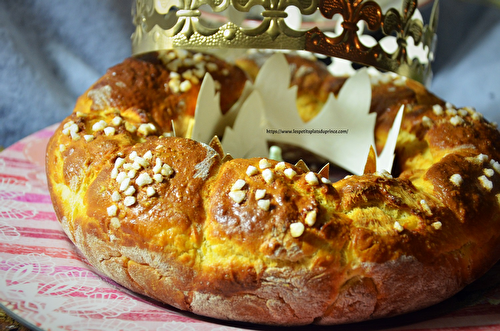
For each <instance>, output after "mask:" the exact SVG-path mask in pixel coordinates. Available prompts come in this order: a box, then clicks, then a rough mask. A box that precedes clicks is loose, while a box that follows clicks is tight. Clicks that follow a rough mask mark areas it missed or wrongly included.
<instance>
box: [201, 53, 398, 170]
mask: <svg viewBox="0 0 500 331" xmlns="http://www.w3.org/2000/svg"><path fill="white" fill-rule="evenodd" d="M207 77H210V76H207ZM289 86H290V70H289V66H288V62H287V60H286V58H285V56H284V55H283V54H281V53H276V54H274V55H272V56H271V57H270V58H269V59H268V60H267V61H266V63H265V64H264V65H263V66H262V68H261V69H260V71H259V74H258V76H257V78H256V80H255V84H253V85H252V84H249V85H248V86H247V91H246V92H245V93H244V96H243V97H242V98H241V99H240V100H239V101H238V103H237V104H238V105H239V106H238V107H237V108H235V109H232V110H231V111H230V112H232V113H231V114H232V115H230V116H229V115H228V114H226V115H222V112H221V110H220V106H219V103H218V95H217V94H216V93H215V90H214V89H215V88H214V84H213V81H211V80H210V78H209V79H208V82H207V83H206V84H205V82H204V83H203V84H202V88H201V90H200V95H199V99H198V106H197V109H196V112H195V128H194V129H193V137H194V136H195V135H196V137H200V138H202V139H204V140H202V142H208V141H209V140H210V139H211V138H212V137H213V135H214V128H222V127H224V128H225V129H224V134H223V139H222V146H223V147H224V150H225V151H226V152H228V153H230V154H231V155H232V156H234V157H265V156H267V155H268V148H267V145H268V143H269V142H283V143H288V144H292V145H296V146H300V147H303V148H305V149H307V150H309V151H312V152H314V153H316V154H317V155H319V156H322V157H324V158H326V159H327V160H329V161H330V162H332V163H334V164H336V165H338V166H340V167H342V168H344V169H346V170H348V171H350V172H351V173H353V174H356V175H362V174H363V172H364V166H365V163H366V156H367V155H368V152H369V150H370V146H373V148H375V141H374V129H375V121H376V114H375V113H370V104H371V93H372V92H371V83H370V77H369V75H368V70H367V69H362V70H359V71H357V72H356V74H355V75H353V76H352V77H350V78H349V79H347V81H346V82H345V84H344V85H343V87H342V88H341V90H340V92H339V94H338V96H337V97H335V96H334V95H333V94H330V96H329V97H328V100H327V102H326V103H325V105H324V106H323V108H322V110H321V111H320V112H319V114H318V115H317V116H316V117H314V118H313V119H312V120H310V121H309V122H307V123H304V122H303V121H302V119H301V118H300V116H299V113H298V109H297V105H296V103H295V100H296V96H297V87H296V86H294V87H289ZM210 89H212V91H209V90H210ZM402 114H403V107H401V109H400V110H399V112H398V115H397V116H396V120H395V121H394V124H393V127H392V128H391V130H390V132H389V135H388V138H387V141H386V144H385V147H384V150H383V151H382V153H381V154H380V155H379V156H377V171H384V170H385V171H388V172H390V171H391V169H392V164H393V160H394V149H395V146H396V140H397V136H398V134H399V128H400V125H401V119H402ZM234 118H235V120H234V121H233V120H232V119H234Z"/></svg>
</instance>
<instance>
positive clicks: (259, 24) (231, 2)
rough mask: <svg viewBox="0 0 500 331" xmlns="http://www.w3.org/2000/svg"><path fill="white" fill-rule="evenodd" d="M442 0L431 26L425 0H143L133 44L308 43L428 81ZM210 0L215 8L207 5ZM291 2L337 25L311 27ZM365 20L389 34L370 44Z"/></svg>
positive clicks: (140, 47) (136, 47)
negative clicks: (389, 4) (423, 16)
mask: <svg viewBox="0 0 500 331" xmlns="http://www.w3.org/2000/svg"><path fill="white" fill-rule="evenodd" d="M437 4H438V0H435V2H434V9H433V11H432V14H431V19H430V25H428V26H424V25H423V22H422V21H421V20H419V19H415V18H414V17H415V15H414V14H415V13H416V12H417V8H418V3H417V0H402V6H401V7H402V10H401V13H400V12H399V11H398V10H396V9H394V8H390V9H389V10H387V11H386V13H385V14H384V13H383V12H382V9H381V7H380V5H379V4H378V3H377V2H375V1H372V0H299V1H296V0H295V1H293V0H263V1H255V0H247V1H240V0H198V1H181V0H136V5H135V12H134V23H135V25H136V30H135V32H134V34H133V35H132V52H133V54H134V55H137V54H141V53H147V52H151V51H158V50H162V49H174V48H191V49H207V48H217V49H221V48H258V49H285V50H305V51H310V52H315V53H320V54H323V55H327V56H333V57H338V58H342V59H346V60H350V61H351V62H356V63H359V64H363V65H369V66H374V67H376V68H378V69H381V70H384V71H393V72H396V73H398V74H401V75H404V76H408V77H410V78H413V79H415V80H418V81H421V82H427V81H428V79H429V78H430V77H431V74H432V73H431V68H430V63H431V62H432V59H433V51H434V46H435V45H434V44H435V29H436V26H437ZM205 5H208V6H209V7H210V8H211V10H212V11H213V13H206V12H205V11H204V10H203V8H200V7H201V6H205ZM257 6H259V8H261V7H263V10H262V11H261V12H260V17H261V20H260V21H259V20H255V19H253V20H244V17H245V16H248V15H249V12H250V10H251V9H252V12H254V9H256V8H258V7H257ZM288 7H295V8H298V10H299V11H300V13H301V14H302V15H303V17H305V16H307V15H315V16H312V17H315V18H316V17H318V16H317V15H316V13H317V12H319V13H321V16H322V18H321V22H322V23H323V24H321V26H322V27H329V28H328V29H327V28H319V27H318V26H319V24H318V26H316V27H310V26H311V24H309V25H308V26H309V28H307V26H304V25H303V24H302V22H296V19H295V18H294V17H292V18H291V17H289V15H288V13H287V12H286V9H287V8H288ZM228 9H231V10H228ZM223 13H228V15H229V16H228V17H231V19H229V18H225V17H224V16H223V15H222V14H223ZM229 13H230V14H229ZM235 13H236V14H235ZM219 14H220V15H219ZM292 16H293V15H292ZM214 17H217V19H214ZM305 18H307V17H305ZM224 20H225V21H226V22H225V23H224ZM238 22H243V23H241V24H239V23H238ZM318 23H320V22H318ZM339 23H340V24H339ZM364 25H366V26H367V28H368V29H369V30H372V31H375V32H380V34H381V35H384V36H385V37H384V38H382V39H381V40H380V41H375V42H371V43H369V44H370V45H371V46H366V45H365V44H364V43H363V42H364V40H366V38H372V37H371V36H369V35H366V36H365V35H363V33H362V32H363V30H362V27H363V26H364ZM214 26H218V27H214ZM333 27H336V29H335V30H334V29H333ZM332 30H334V31H332ZM332 33H333V35H334V36H332ZM388 38H393V39H394V38H396V42H395V43H394V42H389V41H387V40H386V39H388ZM409 38H412V39H413V42H412V43H409V42H408V39H409ZM372 39H373V38H372ZM384 40H386V44H396V45H397V49H396V50H394V51H393V52H391V53H389V52H388V51H386V50H385V48H386V47H384ZM412 47H413V48H415V49H410V48H412ZM417 48H418V49H417ZM412 52H413V54H412ZM415 54H417V56H415Z"/></svg>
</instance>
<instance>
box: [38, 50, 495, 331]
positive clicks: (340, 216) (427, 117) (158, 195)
mask: <svg viewBox="0 0 500 331" xmlns="http://www.w3.org/2000/svg"><path fill="white" fill-rule="evenodd" d="M164 56H165V55H164ZM189 56H192V55H189ZM158 59H161V57H156V58H155V59H154V60H152V61H149V62H146V61H142V60H137V59H130V60H126V61H125V62H124V63H123V64H120V65H118V66H116V67H115V68H112V69H111V70H110V71H108V73H107V74H106V75H105V76H104V77H103V78H102V79H101V80H100V81H99V82H98V83H96V84H95V85H94V86H93V87H92V88H90V89H89V91H87V92H86V93H85V94H84V95H82V97H80V99H79V100H78V103H77V105H76V107H75V111H74V112H73V114H72V115H71V116H69V117H68V118H67V119H66V120H64V121H63V123H61V126H60V128H59V129H58V130H57V131H56V133H55V135H54V136H53V137H52V139H51V141H50V143H49V146H48V150H47V178H48V182H49V190H50V193H51V196H52V199H53V203H54V209H55V211H56V214H57V216H58V218H59V220H60V221H61V224H62V227H63V229H64V230H65V232H66V233H67V235H68V236H69V238H70V239H71V240H72V241H73V242H74V243H75V245H76V246H77V247H78V248H79V249H80V250H81V251H82V252H83V254H84V255H85V256H86V258H87V259H88V261H89V262H90V263H91V264H92V265H93V266H94V267H96V268H97V269H98V270H99V271H100V272H102V273H103V274H105V275H107V276H109V277H111V278H112V279H114V280H115V281H116V282H118V283H119V284H121V285H123V286H125V287H128V288H130V289H131V290H133V291H136V292H138V293H141V294H144V295H147V296H150V297H152V298H154V299H157V300H160V301H162V302H165V303H167V304H170V305H172V306H174V307H177V308H179V309H183V310H188V311H192V312H194V313H197V314H200V315H205V316H210V317H215V318H219V319H227V320H237V321H244V322H252V323H263V324H272V325H304V324H310V323H316V324H339V323H348V322H356V321H363V320H368V319H374V318H381V317H388V316H393V315H397V314H402V313H405V312H409V311H412V310H416V309H420V308H423V307H425V306H429V305H432V304H434V303H437V302H439V301H441V300H444V299H445V298H447V297H449V296H451V295H453V294H454V293H456V292H457V291H459V290H460V289H462V288H463V287H464V286H465V285H467V284H468V283H470V282H472V281H473V280H474V279H476V278H477V277H479V276H480V275H482V274H483V273H484V272H485V271H486V270H488V269H489V268H490V267H491V266H492V265H493V264H494V263H495V262H496V261H497V259H498V258H497V255H496V254H495V252H497V251H498V249H499V248H500V247H499V246H500V237H499V234H500V212H499V197H500V195H499V194H500V164H499V163H497V162H496V161H497V160H500V149H499V148H500V145H499V144H500V134H499V132H498V131H497V129H496V128H495V127H493V126H492V125H491V124H489V123H488V122H486V121H485V120H484V119H482V117H481V116H480V115H479V114H478V113H476V112H474V111H473V110H471V109H454V108H447V107H446V103H444V102H443V101H441V100H439V99H438V98H437V97H435V96H433V95H432V94H430V93H429V92H427V91H426V90H425V89H424V88H423V87H422V86H421V85H419V84H417V83H415V82H411V81H407V82H406V83H405V84H397V85H396V84H394V83H393V82H389V83H381V84H379V85H377V86H376V87H375V88H374V90H373V91H374V92H373V93H374V97H373V99H372V111H374V112H377V114H378V122H377V130H376V135H377V143H378V144H381V145H383V143H384V142H385V139H386V134H387V130H388V128H389V127H390V125H391V123H392V120H393V119H394V116H395V109H397V108H399V105H400V104H407V105H409V107H407V109H406V111H405V115H404V119H403V124H402V131H401V133H400V136H399V138H398V145H397V169H398V170H397V171H398V177H397V178H393V177H392V176H390V175H388V174H376V173H375V174H366V175H363V176H350V177H347V178H345V179H343V180H340V181H338V182H336V183H333V184H327V183H324V182H323V181H322V180H321V176H319V175H318V174H314V173H308V172H306V171H304V170H302V169H301V168H299V167H296V166H293V165H291V164H288V163H286V164H284V165H283V164H278V163H277V162H276V161H273V160H265V161H262V159H234V160H230V161H224V162H223V161H222V159H221V155H219V153H218V152H216V150H214V149H212V148H211V147H209V146H207V145H204V144H201V143H198V142H195V141H193V140H189V139H185V138H175V137H163V133H165V132H168V131H170V130H171V126H170V125H171V124H170V121H169V119H174V120H175V119H176V118H177V117H182V116H186V108H182V109H178V108H175V109H174V108H172V109H170V110H165V109H167V108H165V107H171V106H172V105H176V104H179V103H180V104H181V106H182V107H184V106H183V105H186V104H191V103H192V102H193V101H192V98H193V95H191V94H190V93H194V92H193V91H196V88H194V89H193V91H191V90H189V91H187V92H185V93H184V92H182V93H181V92H179V93H173V91H168V89H167V90H165V86H166V85H167V86H168V85H169V83H168V81H169V79H171V77H172V75H170V74H169V70H168V69H166V67H167V66H166V65H165V63H163V64H160V63H159V62H158V61H159V60H158ZM209 61H220V60H215V59H210V60H209ZM217 63H218V66H219V68H221V67H222V66H224V67H226V66H227V70H229V71H230V72H234V74H230V75H223V77H219V79H220V81H221V84H222V85H223V86H226V85H228V86H229V85H230V86H231V88H232V89H233V90H234V91H235V92H234V93H235V94H237V93H238V92H237V91H241V89H242V86H243V84H244V81H245V75H244V74H243V73H242V72H241V71H239V70H238V69H236V68H234V67H232V66H230V65H228V64H225V63H224V64H223V63H222V62H217ZM184 69H185V68H184ZM117 77H118V78H117ZM229 77H232V79H233V80H234V81H233V80H229ZM216 79H217V77H216ZM165 84H166V85H165ZM193 86H198V85H196V84H193ZM228 88H229V87H228ZM153 91H156V92H154V93H153ZM165 91H168V93H167V92H165ZM171 93H173V96H171V95H170V94H171ZM172 98H174V99H175V101H172V100H174V99H172ZM171 99H172V100H171ZM169 100H170V101H169ZM183 100H185V101H183ZM163 101H165V104H164V103H163ZM234 101H235V99H234V100H229V101H224V102H227V104H228V105H230V104H231V103H232V102H234ZM168 105H170V106H168ZM436 105H438V106H436ZM164 112H167V113H169V115H168V116H167V115H165V113H164ZM172 114H173V115H172ZM175 114H177V115H175ZM176 116H177V117H176ZM457 116H458V117H459V118H457ZM117 117H120V118H121V120H116V118H117ZM100 121H104V122H105V123H104V124H105V125H104V124H103V123H101V122H100ZM99 123H101V124H99ZM150 124H153V126H150ZM141 125H142V126H141ZM108 127H113V129H108V130H107V131H106V128H108ZM285 169H287V170H285Z"/></svg>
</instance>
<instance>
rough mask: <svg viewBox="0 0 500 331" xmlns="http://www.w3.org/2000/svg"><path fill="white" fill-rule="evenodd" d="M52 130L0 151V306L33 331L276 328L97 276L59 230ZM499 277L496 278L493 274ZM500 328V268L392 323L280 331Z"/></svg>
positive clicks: (380, 322) (496, 267)
mask: <svg viewBox="0 0 500 331" xmlns="http://www.w3.org/2000/svg"><path fill="white" fill-rule="evenodd" d="M54 129H55V126H51V127H48V128H46V129H44V130H41V131H39V132H37V133H35V134H33V135H31V136H29V137H27V138H25V139H23V140H21V141H19V142H18V143H16V144H14V145H12V146H11V147H9V148H7V149H6V150H4V151H3V152H1V153H0V307H1V308H4V309H5V310H6V311H7V312H8V313H9V314H11V315H12V316H13V317H14V318H16V319H17V320H19V321H21V322H22V323H23V324H25V325H27V326H28V327H30V328H33V329H42V330H137V331H140V330H159V331H160V330H161V331H167V330H179V331H205V330H206V331H209V330H210V331H230V330H276V329H281V328H275V327H266V326H256V325H249V324H237V323H228V322H223V321H217V320H212V319H206V318H201V317H198V316H195V315H192V314H188V313H184V312H180V311H177V310H175V309H173V308H171V307H168V306H164V305H161V304H158V303H156V302H154V301H151V300H149V299H147V298H143V297H139V296H137V295H135V294H133V293H131V292H129V291H127V290H125V289H123V288H122V287H120V286H118V285H116V284H115V283H113V282H112V281H111V280H109V279H107V278H105V277H101V276H99V275H98V274H96V273H95V272H94V271H93V270H92V268H91V267H90V266H89V265H88V264H87V263H86V261H85V259H84V258H83V257H82V256H81V255H80V254H79V252H78V251H77V250H76V249H75V247H74V246H73V244H72V243H71V242H70V241H69V239H68V238H67V237H66V235H65V234H64V232H63V231H62V229H61V227H60V225H59V223H58V221H57V218H56V215H55V213H54V210H53V208H52V203H51V200H50V196H49V193H48V190H47V183H46V179H45V169H44V157H45V147H46V144H47V142H48V139H49V138H50V136H51V135H52V134H53V131H54ZM497 275H498V276H497ZM387 329H391V330H500V265H496V266H495V267H494V268H493V269H492V270H491V271H490V272H489V273H488V274H486V275H485V276H484V277H483V278H481V279H480V280H479V281H477V282H475V283H474V284H472V285H470V286H469V287H467V288H466V289H464V290H463V291H462V292H460V293H459V294H457V295H456V296H454V297H453V298H451V299H449V300H447V301H445V302H443V303H441V304H438V305H436V306H433V307H430V308H428V309H425V310H423V311H419V312H415V313H412V314H408V315H404V316H399V317H395V318H391V319H385V320H379V321H371V322H367V323H361V324H353V325H343V326H333V327H319V326H318V327H301V328H283V330H387Z"/></svg>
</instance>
